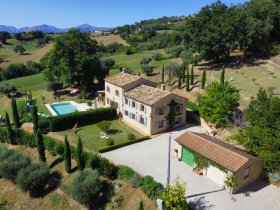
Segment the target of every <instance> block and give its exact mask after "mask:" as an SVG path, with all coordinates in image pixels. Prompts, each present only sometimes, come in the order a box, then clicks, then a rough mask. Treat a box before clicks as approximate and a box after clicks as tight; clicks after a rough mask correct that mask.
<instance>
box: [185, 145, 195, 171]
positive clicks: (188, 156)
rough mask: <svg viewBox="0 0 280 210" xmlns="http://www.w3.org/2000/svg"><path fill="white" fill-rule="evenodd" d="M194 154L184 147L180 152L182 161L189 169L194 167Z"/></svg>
mask: <svg viewBox="0 0 280 210" xmlns="http://www.w3.org/2000/svg"><path fill="white" fill-rule="evenodd" d="M194 156H195V155H194V153H193V152H192V151H191V150H189V149H188V148H186V147H183V150H182V160H183V162H185V163H186V164H188V165H189V166H191V167H194Z"/></svg>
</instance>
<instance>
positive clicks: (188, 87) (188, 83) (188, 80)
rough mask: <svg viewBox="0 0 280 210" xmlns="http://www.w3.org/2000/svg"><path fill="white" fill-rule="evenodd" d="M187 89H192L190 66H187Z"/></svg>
mask: <svg viewBox="0 0 280 210" xmlns="http://www.w3.org/2000/svg"><path fill="white" fill-rule="evenodd" d="M186 91H187V92H189V91H190V72H189V68H187V75H186Z"/></svg>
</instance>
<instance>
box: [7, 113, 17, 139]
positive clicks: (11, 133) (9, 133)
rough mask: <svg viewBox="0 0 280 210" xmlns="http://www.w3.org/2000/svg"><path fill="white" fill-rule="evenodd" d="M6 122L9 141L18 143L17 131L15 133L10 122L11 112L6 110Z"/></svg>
mask: <svg viewBox="0 0 280 210" xmlns="http://www.w3.org/2000/svg"><path fill="white" fill-rule="evenodd" d="M5 124H6V127H7V138H8V141H9V143H11V144H15V143H16V139H15V133H14V131H13V129H12V126H11V122H10V117H9V114H8V113H7V112H6V119H5Z"/></svg>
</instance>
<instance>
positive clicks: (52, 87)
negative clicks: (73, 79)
mask: <svg viewBox="0 0 280 210" xmlns="http://www.w3.org/2000/svg"><path fill="white" fill-rule="evenodd" d="M62 88H63V83H61V82H57V81H52V82H49V83H48V85H47V90H48V91H53V95H55V94H56V93H57V91H58V90H61V89H62Z"/></svg>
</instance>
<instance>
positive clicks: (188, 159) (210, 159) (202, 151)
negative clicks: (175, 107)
mask: <svg viewBox="0 0 280 210" xmlns="http://www.w3.org/2000/svg"><path fill="white" fill-rule="evenodd" d="M175 141H176V142H177V144H176V147H175V148H176V149H175V154H176V156H177V158H178V159H179V160H182V161H183V162H185V163H186V164H187V165H189V166H191V167H193V168H194V170H195V171H197V168H199V167H197V162H198V159H199V158H200V159H201V157H202V158H203V159H204V162H205V161H206V163H208V164H207V166H206V167H204V168H203V169H199V173H201V175H204V176H206V177H208V178H210V179H211V180H213V181H214V182H216V183H217V184H218V185H220V186H224V187H226V188H227V189H228V190H229V191H231V192H232V193H235V192H237V191H238V190H240V189H241V188H243V187H245V186H246V185H248V184H251V183H253V182H254V181H256V180H258V179H259V177H260V176H261V175H262V172H263V169H262V164H261V161H260V160H259V159H258V158H256V157H255V156H252V155H249V154H248V153H247V152H246V151H244V150H242V149H240V148H238V147H236V146H235V145H232V144H229V143H226V142H224V141H221V140H219V139H217V138H214V137H211V136H209V135H207V134H202V133H194V132H186V133H184V134H182V135H181V136H179V137H177V138H176V139H175ZM229 177H235V180H236V182H237V186H235V187H231V188H229V187H227V186H226V185H225V181H226V180H229Z"/></svg>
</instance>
